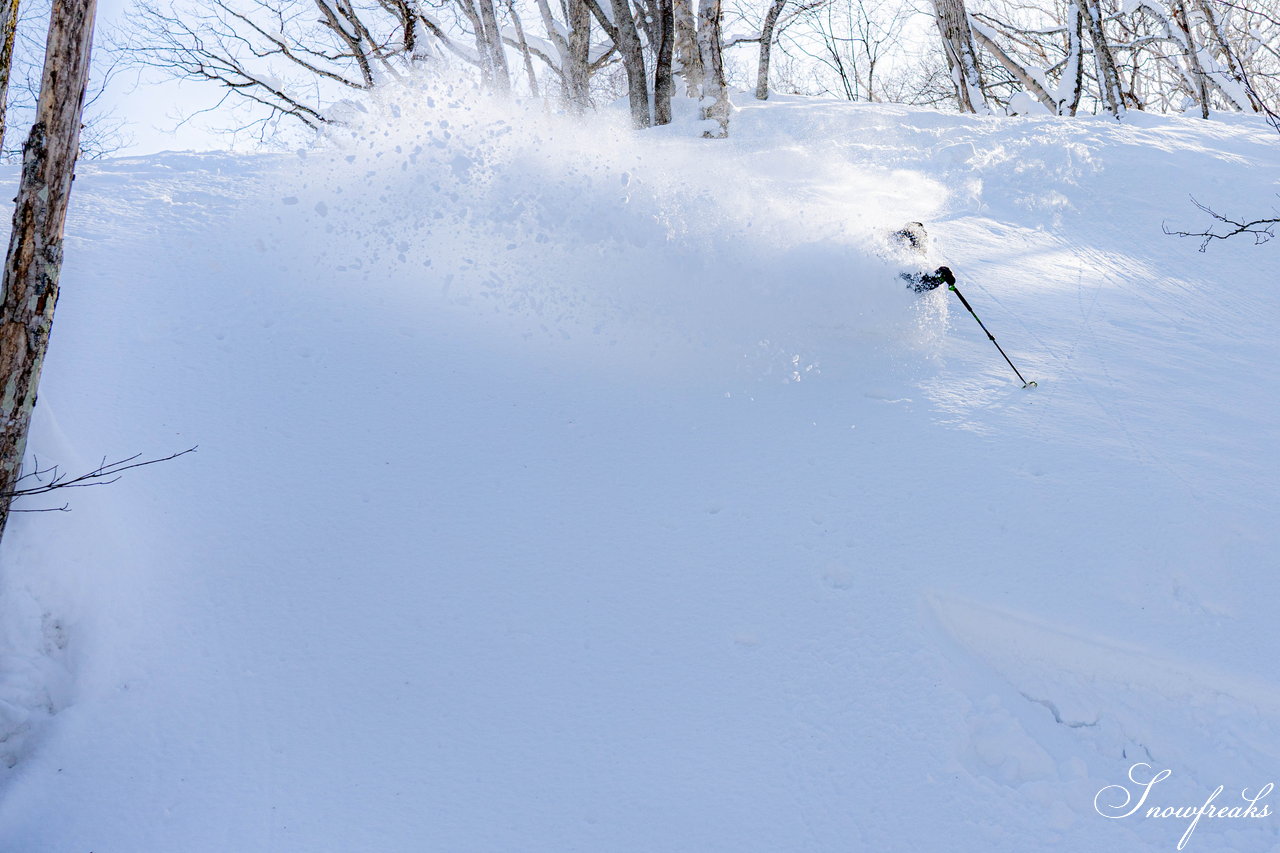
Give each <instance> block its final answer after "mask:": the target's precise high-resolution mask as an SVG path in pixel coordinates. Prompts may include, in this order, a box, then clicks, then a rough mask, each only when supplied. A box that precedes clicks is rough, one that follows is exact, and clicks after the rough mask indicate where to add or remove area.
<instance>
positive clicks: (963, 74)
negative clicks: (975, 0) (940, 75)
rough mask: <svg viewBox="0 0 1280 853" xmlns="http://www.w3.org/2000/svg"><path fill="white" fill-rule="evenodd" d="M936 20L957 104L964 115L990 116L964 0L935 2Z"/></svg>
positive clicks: (935, 0)
mask: <svg viewBox="0 0 1280 853" xmlns="http://www.w3.org/2000/svg"><path fill="white" fill-rule="evenodd" d="M933 13H934V20H935V21H936V22H937V24H938V33H939V34H940V35H941V36H942V49H943V51H944V52H945V53H946V55H947V67H948V68H950V69H951V80H952V82H953V83H954V84H955V87H956V100H957V101H958V102H959V104H960V112H963V113H979V112H980V113H988V112H990V109H988V107H987V101H986V97H985V96H984V95H983V94H982V75H981V74H980V73H979V71H978V52H977V50H975V49H974V47H973V34H972V33H971V32H970V31H969V15H968V12H966V11H965V7H964V0H933Z"/></svg>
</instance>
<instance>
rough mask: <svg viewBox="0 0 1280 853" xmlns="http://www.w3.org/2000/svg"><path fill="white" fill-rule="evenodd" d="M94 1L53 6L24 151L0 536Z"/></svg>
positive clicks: (39, 353)
mask: <svg viewBox="0 0 1280 853" xmlns="http://www.w3.org/2000/svg"><path fill="white" fill-rule="evenodd" d="M95 7H96V0H54V2H53V9H52V11H51V12H50V19H49V38H48V41H47V43H46V47H45V62H44V75H43V78H42V80H41V83H40V101H39V103H38V105H37V107H36V117H35V119H36V120H35V124H33V125H32V126H31V133H30V135H28V137H27V143H26V145H25V147H24V148H23V151H22V180H21V183H20V184H19V187H18V197H17V200H16V202H17V204H16V207H15V209H14V212H13V233H12V236H11V237H10V240H9V254H8V258H7V260H6V262H5V268H4V277H3V286H2V288H0V290H2V291H3V297H2V298H3V301H2V302H0V382H3V384H4V391H3V394H2V395H0V535H3V532H4V525H5V523H6V522H7V521H8V518H9V502H10V500H11V499H10V498H9V497H8V495H11V494H12V493H13V490H14V487H15V486H16V484H17V482H18V476H19V471H20V470H21V468H22V460H23V457H24V456H25V455H26V450H27V432H28V430H29V428H30V426H31V412H32V411H33V410H34V409H35V404H36V390H37V388H38V386H39V384H40V370H41V368H42V367H43V365H44V356H45V352H46V351H47V349H48V345H49V332H50V330H51V328H52V327H53V309H54V306H55V305H56V304H57V302H58V279H59V275H60V273H61V271H62V234H63V227H64V225H65V223H66V218H67V205H68V203H69V201H70V198H71V181H72V179H73V178H74V176H75V166H76V157H77V155H78V154H79V152H80V122H81V117H82V115H83V113H84V94H85V87H86V84H87V83H88V80H89V52H90V46H91V45H92V43H93V20H94V12H95V11H96V8H95Z"/></svg>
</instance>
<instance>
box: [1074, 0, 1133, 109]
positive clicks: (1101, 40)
mask: <svg viewBox="0 0 1280 853" xmlns="http://www.w3.org/2000/svg"><path fill="white" fill-rule="evenodd" d="M1078 1H1079V4H1080V14H1081V16H1082V18H1083V19H1084V23H1085V24H1086V25H1087V26H1088V28H1089V40H1090V41H1091V42H1093V61H1094V66H1095V68H1096V70H1097V74H1098V88H1100V89H1101V90H1102V102H1103V103H1104V104H1106V105H1107V112H1109V113H1111V114H1112V115H1113V116H1115V117H1116V118H1120V117H1121V116H1122V115H1124V112H1125V107H1124V91H1123V90H1122V89H1121V88H1120V74H1119V73H1118V72H1117V71H1116V60H1115V57H1114V56H1113V55H1112V53H1111V43H1110V42H1108V41H1107V34H1106V31H1105V30H1103V28H1102V9H1101V8H1100V7H1099V6H1098V0H1078Z"/></svg>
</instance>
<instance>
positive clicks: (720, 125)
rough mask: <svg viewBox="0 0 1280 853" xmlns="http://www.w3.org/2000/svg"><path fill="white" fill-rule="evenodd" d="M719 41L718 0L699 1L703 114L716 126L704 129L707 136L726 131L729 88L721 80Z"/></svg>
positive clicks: (721, 67) (722, 135) (722, 70)
mask: <svg viewBox="0 0 1280 853" xmlns="http://www.w3.org/2000/svg"><path fill="white" fill-rule="evenodd" d="M721 50H722V46H721V44H720V0H699V2H698V53H699V56H700V57H701V59H702V92H701V95H702V100H701V106H702V118H703V119H704V120H708V121H714V122H715V123H716V125H717V127H716V128H715V129H708V130H705V131H703V133H702V135H703V136H704V137H705V138H708V139H724V138H725V137H727V136H728V135H729V112H730V110H731V109H732V107H731V106H730V104H729V90H728V88H727V87H726V86H725V81H724V55H723V54H722V52H721Z"/></svg>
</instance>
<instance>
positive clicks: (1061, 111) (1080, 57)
mask: <svg viewBox="0 0 1280 853" xmlns="http://www.w3.org/2000/svg"><path fill="white" fill-rule="evenodd" d="M1082 2H1084V0H1071V2H1070V4H1069V5H1068V6H1067V65H1066V67H1065V68H1063V69H1062V85H1061V86H1060V87H1059V89H1058V97H1059V103H1058V115H1070V116H1073V115H1075V114H1076V113H1077V112H1079V111H1080V98H1081V97H1083V96H1084V16H1083V15H1082V14H1081V13H1080V4H1081V3H1082Z"/></svg>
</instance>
